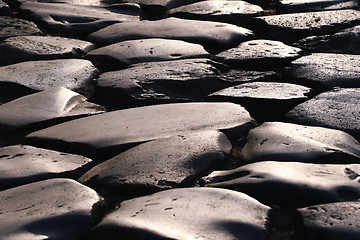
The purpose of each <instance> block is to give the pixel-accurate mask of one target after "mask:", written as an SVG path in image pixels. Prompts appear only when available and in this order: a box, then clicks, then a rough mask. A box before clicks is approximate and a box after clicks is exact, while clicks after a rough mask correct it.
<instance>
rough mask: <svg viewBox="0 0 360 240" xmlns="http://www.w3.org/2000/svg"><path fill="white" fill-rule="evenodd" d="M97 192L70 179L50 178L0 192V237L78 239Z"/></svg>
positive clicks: (8, 239)
mask: <svg viewBox="0 0 360 240" xmlns="http://www.w3.org/2000/svg"><path fill="white" fill-rule="evenodd" d="M99 200H100V197H99V196H98V195H97V193H96V192H95V191H94V190H92V189H90V188H88V187H85V186H83V185H81V184H79V183H77V182H75V181H73V180H70V179H52V180H45V181H41V182H36V183H31V184H27V185H23V186H21V187H16V188H12V189H8V190H5V191H1V192H0V201H1V205H0V221H1V225H0V238H1V239H4V240H11V239H17V240H29V239H34V240H35V239H69V240H70V239H73V240H76V239H79V238H80V237H83V236H84V235H85V234H86V233H87V232H88V230H89V229H90V227H91V226H92V224H93V221H92V218H91V210H92V207H93V205H94V204H95V203H97V202H98V201H99Z"/></svg>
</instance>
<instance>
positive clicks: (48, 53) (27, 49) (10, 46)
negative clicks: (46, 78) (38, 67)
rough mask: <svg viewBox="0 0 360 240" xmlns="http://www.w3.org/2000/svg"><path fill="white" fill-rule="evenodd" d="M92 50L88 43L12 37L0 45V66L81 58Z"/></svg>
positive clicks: (48, 38) (68, 39) (49, 38)
mask: <svg viewBox="0 0 360 240" xmlns="http://www.w3.org/2000/svg"><path fill="white" fill-rule="evenodd" d="M94 48H95V46H94V45H93V44H92V43H90V42H86V41H82V40H77V39H70V38H63V37H52V36H19V37H12V38H8V39H6V40H4V41H3V42H2V43H0V51H1V56H0V65H9V64H13V63H19V62H24V61H34V60H52V59H60V58H81V57H83V56H84V55H85V54H86V53H88V52H89V51H91V50H92V49H94Z"/></svg>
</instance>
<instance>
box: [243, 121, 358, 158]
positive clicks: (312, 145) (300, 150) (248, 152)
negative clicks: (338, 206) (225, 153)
mask: <svg viewBox="0 0 360 240" xmlns="http://www.w3.org/2000/svg"><path fill="white" fill-rule="evenodd" d="M240 156H241V158H242V159H243V160H245V161H246V162H247V163H249V162H258V161H290V162H291V161H293V162H308V163H337V164H344V163H360V143H359V142H358V141H356V140H355V139H354V138H353V137H351V136H350V135H349V134H346V133H344V132H342V131H339V130H334V129H329V128H323V127H310V126H303V125H297V124H291V123H282V122H266V123H263V124H262V125H261V126H260V127H257V128H254V129H252V130H250V132H249V134H248V136H247V143H246V144H245V146H244V148H243V149H242V151H241V155H240Z"/></svg>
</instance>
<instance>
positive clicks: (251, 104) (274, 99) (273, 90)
mask: <svg viewBox="0 0 360 240" xmlns="http://www.w3.org/2000/svg"><path fill="white" fill-rule="evenodd" d="M312 95H313V94H312V90H311V89H310V88H307V87H304V86H300V85H295V84H289V83H277V82H251V83H243V84H240V85H237V86H233V87H229V88H225V89H222V90H220V91H218V92H215V93H212V94H210V95H209V97H208V98H207V100H211V101H229V102H233V103H238V104H240V105H241V106H243V107H245V108H246V109H247V110H248V111H249V112H250V114H251V116H253V117H254V118H255V119H257V120H260V119H261V120H266V119H279V118H281V117H282V116H283V115H284V114H285V113H286V112H288V111H289V110H291V109H292V108H293V107H294V106H296V105H298V104H300V103H301V102H304V101H306V100H307V99H308V98H309V97H311V96H312Z"/></svg>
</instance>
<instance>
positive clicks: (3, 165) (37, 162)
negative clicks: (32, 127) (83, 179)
mask: <svg viewBox="0 0 360 240" xmlns="http://www.w3.org/2000/svg"><path fill="white" fill-rule="evenodd" d="M90 162H91V159H89V158H85V157H82V156H77V155H73V154H67V153H61V152H56V151H51V150H46V149H41V148H35V147H31V146H25V145H13V146H8V147H3V148H0V189H1V190H3V189H7V188H12V187H16V186H20V185H24V184H28V183H32V182H36V181H40V180H45V179H50V178H55V177H64V176H71V175H75V173H76V172H77V170H79V168H81V167H83V166H84V165H86V164H88V163H90Z"/></svg>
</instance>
